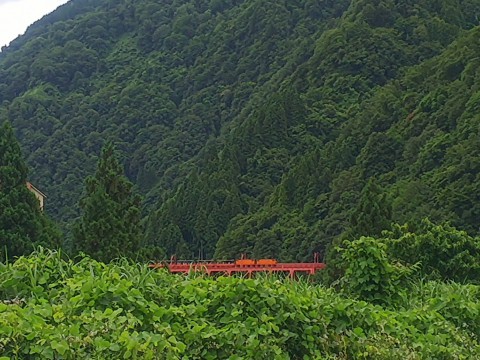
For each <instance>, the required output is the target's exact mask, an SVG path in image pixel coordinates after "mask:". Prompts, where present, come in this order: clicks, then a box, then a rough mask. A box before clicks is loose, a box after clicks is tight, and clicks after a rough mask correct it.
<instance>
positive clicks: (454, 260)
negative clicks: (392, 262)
mask: <svg viewBox="0 0 480 360" xmlns="http://www.w3.org/2000/svg"><path fill="white" fill-rule="evenodd" d="M384 236H385V238H386V239H387V240H386V241H387V244H388V246H389V252H390V253H391V255H390V256H391V257H393V258H396V259H399V260H401V261H402V262H404V263H409V264H413V263H419V264H420V267H421V270H422V273H423V274H430V275H431V276H438V277H440V278H441V279H443V280H454V281H459V282H465V281H467V282H474V283H479V282H480V256H479V254H480V238H478V237H477V238H473V237H471V236H469V235H468V234H467V233H466V232H465V231H460V230H457V229H455V228H453V227H452V226H450V225H448V224H446V225H435V224H433V223H431V222H430V221H429V220H427V219H425V220H423V222H422V224H421V226H420V228H418V229H417V230H416V231H415V232H410V231H409V230H408V228H407V227H406V226H403V227H401V226H398V225H397V226H396V228H395V229H394V230H393V231H391V232H386V233H385V234H384Z"/></svg>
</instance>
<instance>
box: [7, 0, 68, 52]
mask: <svg viewBox="0 0 480 360" xmlns="http://www.w3.org/2000/svg"><path fill="white" fill-rule="evenodd" d="M67 1H68V0H0V48H1V47H2V46H4V45H8V44H9V43H10V41H12V40H13V39H15V38H16V37H17V36H18V35H21V34H23V33H24V32H25V30H27V27H28V26H29V25H31V24H32V23H34V22H35V21H37V20H39V19H40V18H42V16H44V15H46V14H48V13H50V12H52V11H53V10H55V9H56V8H57V7H59V6H60V5H62V4H65V3H66V2H67Z"/></svg>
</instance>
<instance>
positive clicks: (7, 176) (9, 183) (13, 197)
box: [0, 122, 60, 261]
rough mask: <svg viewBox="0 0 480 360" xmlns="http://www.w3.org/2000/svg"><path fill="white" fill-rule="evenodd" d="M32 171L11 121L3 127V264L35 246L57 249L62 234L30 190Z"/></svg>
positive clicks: (0, 237) (0, 139)
mask: <svg viewBox="0 0 480 360" xmlns="http://www.w3.org/2000/svg"><path fill="white" fill-rule="evenodd" d="M27 175H28V168H27V165H26V164H25V161H24V159H23V156H22V151H21V149H20V145H19V143H18V141H17V139H16V138H15V135H14V132H13V129H12V127H11V125H10V124H9V123H8V122H5V123H4V124H3V126H2V127H0V246H1V250H0V261H3V260H5V258H4V256H5V255H6V256H8V257H9V258H12V257H15V256H21V255H26V254H28V253H30V252H31V251H32V250H33V249H34V247H35V246H37V245H41V246H46V247H56V246H57V245H58V243H59V240H60V233H59V231H58V230H57V229H56V227H55V226H54V225H53V224H52V223H51V222H50V221H49V220H48V219H47V218H46V216H45V215H44V214H43V213H42V211H41V210H40V204H39V202H38V200H37V199H36V197H35V195H34V194H33V193H32V192H31V191H30V190H28V188H27V186H26V183H27Z"/></svg>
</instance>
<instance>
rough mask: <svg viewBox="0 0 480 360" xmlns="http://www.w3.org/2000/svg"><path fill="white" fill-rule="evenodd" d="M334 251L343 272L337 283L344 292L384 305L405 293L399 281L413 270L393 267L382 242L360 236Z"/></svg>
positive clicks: (385, 246)
mask: <svg viewBox="0 0 480 360" xmlns="http://www.w3.org/2000/svg"><path fill="white" fill-rule="evenodd" d="M337 251H338V252H339V254H340V256H341V260H340V263H341V265H340V267H341V268H343V271H344V274H343V276H342V277H341V278H340V284H341V287H342V289H343V290H345V291H346V292H347V293H349V294H351V295H353V296H355V297H358V298H360V299H362V300H366V301H369V302H373V303H380V304H387V303H389V302H393V301H395V300H397V299H398V298H399V296H400V295H401V292H402V291H405V289H404V288H403V286H404V285H405V284H403V286H402V281H405V280H406V278H407V277H408V276H409V275H410V274H411V272H412V269H408V268H406V267H404V266H402V265H399V264H392V263H391V261H390V259H389V257H388V253H387V245H386V244H385V243H383V242H382V241H380V240H377V239H374V238H371V237H361V238H360V239H358V240H354V241H345V242H344V244H343V247H342V248H340V249H338V250H337ZM337 261H338V260H337Z"/></svg>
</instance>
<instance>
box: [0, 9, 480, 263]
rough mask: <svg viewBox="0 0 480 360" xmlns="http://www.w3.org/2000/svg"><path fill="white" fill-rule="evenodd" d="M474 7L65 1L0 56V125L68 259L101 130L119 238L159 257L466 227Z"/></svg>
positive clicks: (470, 209) (478, 141) (296, 255)
mask: <svg viewBox="0 0 480 360" xmlns="http://www.w3.org/2000/svg"><path fill="white" fill-rule="evenodd" d="M479 16H480V1H478V0H464V1H460V0H451V1H447V0H441V1H437V0H435V1H434V0H420V1H393V0H352V1H346V0H337V1H333V0H332V1H330V0H322V1H312V0H296V1H290V0H288V1H286V0H285V1H265V0H245V1H240V0H228V1H217V0H173V1H161V2H158V1H152V0H142V1H132V0H123V1H117V0H115V1H114V0H102V1H93V0H73V1H71V2H69V3H67V4H66V5H64V6H62V7H60V8H59V9H57V10H56V11H55V12H53V13H51V14H49V15H47V16H45V17H44V18H43V19H41V20H40V21H38V22H36V23H35V24H33V25H32V26H31V27H30V28H29V29H28V31H27V32H26V34H25V35H23V36H21V37H19V38H17V39H16V40H15V41H13V42H12V43H11V44H10V45H9V46H8V47H4V48H3V49H2V52H1V53H0V119H1V121H2V123H3V121H4V120H8V121H9V122H10V123H11V124H12V126H13V128H14V129H15V131H16V135H17V138H18V140H19V141H20V143H21V145H22V149H23V151H24V156H25V158H26V159H27V163H28V165H29V167H30V169H31V171H30V174H29V179H30V180H31V181H32V182H33V183H35V184H36V185H37V186H38V187H39V188H40V189H42V191H44V192H45V193H46V194H47V196H48V201H47V205H46V211H47V214H48V215H49V216H50V217H51V218H53V219H54V220H55V221H56V222H57V224H59V226H60V228H61V229H62V230H63V231H64V233H65V240H64V245H65V247H66V249H67V251H70V250H72V249H74V248H75V245H74V244H72V241H73V242H74V240H72V239H78V238H79V236H80V235H79V234H80V233H79V231H78V229H79V228H80V227H81V226H82V225H79V224H81V223H82V221H83V222H84V221H85V218H86V217H88V216H89V215H87V214H84V213H83V212H85V211H87V210H86V208H88V206H89V205H88V204H87V203H88V201H93V202H91V205H90V207H92V206H93V205H92V204H94V201H100V200H99V198H98V199H97V200H91V199H90V200H88V199H87V200H85V196H86V195H87V197H88V194H91V191H90V190H89V185H88V184H87V185H86V186H84V180H85V179H86V178H87V177H89V176H92V174H94V173H95V171H96V170H95V169H96V166H97V163H98V161H99V159H98V157H99V156H100V153H101V149H102V147H103V146H104V144H105V142H106V141H107V140H108V141H111V142H113V143H115V145H116V147H117V149H118V154H119V161H120V163H121V164H122V166H123V168H122V169H121V170H122V171H123V169H124V171H125V175H126V176H127V178H128V179H129V181H130V182H131V183H132V184H133V186H134V188H133V189H130V190H128V191H132V190H134V192H135V193H138V194H141V195H142V198H143V201H142V203H141V205H140V204H139V203H138V201H139V198H138V199H137V198H135V199H136V200H135V199H133V198H132V199H131V200H129V201H130V203H129V204H131V205H132V204H134V203H135V204H136V205H132V206H134V207H135V208H136V207H139V209H140V210H139V211H141V213H138V211H137V210H135V209H134V210H131V211H132V214H136V215H132V216H134V217H135V216H138V217H139V218H140V219H141V222H140V224H138V223H136V221H137V220H134V222H135V223H136V225H135V227H136V228H135V229H134V230H131V231H133V232H135V235H133V233H132V236H133V237H135V239H136V240H135V242H136V244H137V242H138V245H135V246H133V247H132V249H134V248H136V247H137V248H138V247H140V248H143V249H156V252H155V253H156V254H158V256H160V257H161V256H169V255H171V254H174V253H176V254H177V255H178V256H180V257H185V258H212V257H217V258H234V257H238V256H239V254H240V253H248V254H251V255H252V256H255V257H276V258H278V259H282V260H286V261H290V260H301V259H310V258H311V255H312V253H313V252H314V251H320V252H321V253H322V254H326V250H327V248H329V245H330V244H331V243H332V242H338V243H340V242H341V240H343V239H347V238H348V239H354V238H358V237H360V236H362V235H364V236H380V235H381V232H382V230H389V229H391V224H392V223H398V224H408V226H409V228H410V229H411V231H413V232H415V231H417V230H418V231H421V229H422V219H424V218H429V219H430V221H432V222H433V223H436V224H442V223H445V222H449V223H450V224H451V225H453V226H455V227H456V228H458V229H462V230H465V231H466V232H467V233H468V234H469V235H471V236H477V235H478V234H479V227H478V219H479V218H480V185H479V184H480V179H479V170H480V160H479V159H480V154H479V152H480V136H479V135H480V128H479V116H480V115H479V113H478V110H479V101H480V95H479V94H480V92H479V91H480V90H479V85H480V74H479V70H478V69H479V65H480V64H479V61H480V60H479V58H478V55H477V54H478V53H479V51H480V44H479V39H480V36H479V35H480V27H479V26H478V25H479ZM100 161H101V160H100ZM119 171H120V170H119ZM97 172H98V169H97ZM89 181H90V183H92V181H93V180H92V179H90V180H88V181H87V182H89ZM97 182H98V179H97ZM100 182H101V181H100ZM127 183H128V181H127V180H124V184H127ZM125 186H126V188H129V186H130V185H125ZM89 191H90V192H89ZM113 196H114V195H113ZM132 196H133V197H135V196H136V195H135V196H134V195H132ZM81 199H83V200H81ZM108 201H110V200H108ZM112 201H113V200H112ZM82 204H83V205H82ZM85 204H87V205H85ZM112 204H113V203H112ZM115 206H120V205H118V204H117V205H115ZM132 209H133V208H132ZM107 212H108V211H106V212H105V213H107ZM79 216H83V218H79ZM122 216H124V215H122ZM125 216H127V215H125ZM112 219H113V218H112ZM112 221H120V222H121V221H122V220H121V217H118V218H116V220H112ZM132 221H133V220H132ZM84 227H85V226H84ZM76 229H77V230H76ZM84 231H88V229H85V228H84ZM128 231H130V230H128ZM75 234H76V235H75ZM84 235H85V234H84ZM85 236H87V235H85ZM85 236H84V238H85ZM88 236H91V235H88ZM88 236H87V237H88ZM129 251H130V250H129Z"/></svg>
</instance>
